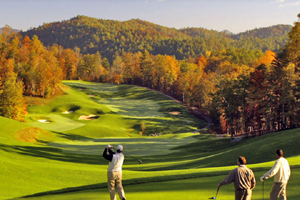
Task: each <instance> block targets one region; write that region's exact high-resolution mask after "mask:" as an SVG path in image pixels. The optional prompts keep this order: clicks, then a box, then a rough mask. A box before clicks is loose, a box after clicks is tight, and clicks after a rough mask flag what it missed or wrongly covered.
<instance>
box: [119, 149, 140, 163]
mask: <svg viewBox="0 0 300 200" xmlns="http://www.w3.org/2000/svg"><path fill="white" fill-rule="evenodd" d="M113 149H115V150H117V149H116V148H115V147H113ZM122 153H123V154H124V155H125V156H129V157H131V158H135V157H134V156H131V155H130V154H128V153H124V152H122ZM135 159H136V158H135ZM138 161H139V162H141V160H140V159H138Z"/></svg>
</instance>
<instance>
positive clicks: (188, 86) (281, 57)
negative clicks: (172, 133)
mask: <svg viewBox="0 0 300 200" xmlns="http://www.w3.org/2000/svg"><path fill="white" fill-rule="evenodd" d="M299 27H300V22H295V26H294V27H293V28H292V30H291V31H290V32H289V34H288V37H289V40H288V43H287V44H286V46H285V48H284V49H283V50H282V51H281V52H280V53H277V54H276V53H275V52H273V51H271V50H268V51H266V52H264V53H263V51H261V50H253V49H249V50H246V49H245V48H223V49H219V50H215V51H208V50H206V51H205V53H203V54H202V55H200V56H196V57H193V56H189V57H188V58H186V59H182V60H180V59H177V58H176V57H175V56H170V55H166V54H157V55H154V54H151V53H150V51H148V50H147V49H143V51H138V52H130V51H127V52H125V51H122V52H118V51H116V52H115V54H114V55H113V60H112V62H109V59H108V58H106V57H104V56H103V55H101V53H100V52H96V53H94V54H82V53H81V49H80V48H78V47H75V48H73V49H70V48H66V49H65V48H63V47H62V46H60V45H57V44H54V45H52V46H48V47H45V46H43V44H42V43H41V41H40V40H39V39H38V37H37V36H33V37H32V39H30V38H29V37H28V36H25V37H24V38H23V39H21V38H22V36H21V35H18V34H15V33H14V32H10V31H9V27H7V30H6V29H5V31H4V32H3V33H2V35H1V36H0V41H1V46H0V53H1V54H0V55H1V57H0V62H1V68H0V78H1V88H0V92H1V94H0V100H1V101H0V102H1V105H0V115H2V116H6V117H10V118H13V119H17V120H20V121H22V120H24V116H25V114H26V103H25V101H24V99H23V97H22V94H23V95H32V96H39V97H49V96H52V95H55V94H56V93H57V92H59V84H60V83H61V80H63V79H66V80H72V79H81V80H86V81H94V82H103V83H113V84H132V85H139V86H145V87H148V88H152V89H155V90H158V91H160V92H163V93H165V94H168V95H171V96H173V97H175V98H177V99H179V100H181V101H182V102H183V103H184V104H185V105H186V106H188V107H197V108H198V109H200V110H202V111H203V112H205V113H206V114H207V115H209V116H210V117H211V119H212V121H213V128H214V130H215V131H217V132H221V133H229V134H232V135H233V134H248V135H250V134H261V133H265V132H273V131H278V130H283V129H287V128H295V127H299V125H300V120H299V119H298V117H297V116H298V115H299V114H300V104H299V102H300V101H299V98H300V88H299V86H300V81H299V69H300V67H299V66H300V61H299V60H300V59H299V55H300V53H299V51H300V49H299V44H298V41H299V39H298V38H299V37H298V35H299V31H298V29H299ZM299 30H300V29H299ZM13 86H15V87H13ZM12 91H15V92H12ZM8 94H9V95H8ZM2 102H3V103H2ZM4 102H8V103H4ZM11 102H14V103H15V102H17V103H15V104H14V103H11ZM7 105H9V106H10V107H9V108H11V110H13V108H14V109H15V112H16V113H18V115H17V116H19V117H16V115H12V114H7V113H11V112H8V111H6V110H5V109H7V108H6V107H7ZM4 108H5V109H4Z"/></svg>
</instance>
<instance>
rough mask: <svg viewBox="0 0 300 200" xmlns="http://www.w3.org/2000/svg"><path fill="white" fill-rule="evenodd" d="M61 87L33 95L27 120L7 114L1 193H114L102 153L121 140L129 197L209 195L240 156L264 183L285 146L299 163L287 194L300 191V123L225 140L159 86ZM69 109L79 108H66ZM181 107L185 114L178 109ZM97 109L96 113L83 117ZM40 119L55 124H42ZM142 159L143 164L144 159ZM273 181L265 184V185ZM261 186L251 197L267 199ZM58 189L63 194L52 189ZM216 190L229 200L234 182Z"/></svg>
mask: <svg viewBox="0 0 300 200" xmlns="http://www.w3.org/2000/svg"><path fill="white" fill-rule="evenodd" d="M64 83H65V84H66V85H68V86H72V87H73V88H68V87H64V88H63V91H64V92H65V94H64V95H61V96H58V97H56V98H53V99H51V100H48V99H45V100H43V99H34V98H28V99H27V100H28V102H29V105H30V106H29V107H28V110H29V115H28V116H27V118H26V121H27V123H20V122H16V121H13V120H10V119H5V118H1V117H0V127H1V128H0V155H1V161H0V171H1V172H2V173H1V176H0V187H1V192H0V199H9V198H16V197H21V196H27V195H32V194H39V193H42V194H43V196H42V197H36V199H58V200H59V199H99V198H100V199H107V198H108V192H107V183H106V170H107V164H108V161H106V160H105V159H103V158H102V156H101V154H102V151H103V149H104V148H105V146H106V145H107V144H111V145H114V146H115V145H117V144H123V145H124V153H125V163H124V167H123V170H124V186H125V190H126V194H127V197H128V199H139V198H142V199H145V200H147V199H166V198H172V199H175V200H176V199H207V198H209V197H212V196H214V195H215V192H216V185H217V184H218V182H220V181H221V180H222V179H223V178H225V176H226V175H227V174H228V173H229V171H230V170H232V169H234V168H235V167H236V159H237V157H238V156H240V155H242V156H245V157H246V158H247V160H248V164H247V165H248V166H249V167H250V168H252V169H253V170H254V171H255V174H256V177H257V179H259V176H260V175H261V174H262V173H263V172H266V171H267V170H269V169H270V168H271V167H272V165H273V164H274V160H275V159H276V158H275V155H274V152H275V150H276V149H278V148H282V149H283V150H284V153H285V157H287V159H288V161H289V162H290V164H291V166H292V177H291V181H290V183H289V188H288V191H289V199H296V197H297V196H299V194H298V192H297V189H296V188H297V187H298V186H299V181H298V180H300V176H299V175H300V174H299V169H298V167H299V166H300V150H299V148H298V141H299V140H300V130H299V129H294V130H287V131H282V132H278V133H272V134H269V135H264V136H261V137H257V138H252V139H248V140H241V141H240V142H237V143H230V142H229V141H230V139H229V138H226V137H225V138H217V137H215V136H213V135H205V134H201V135H198V134H197V135H195V134H192V133H191V132H192V131H194V130H196V129H197V128H201V127H204V126H205V123H204V122H203V121H201V120H199V119H196V118H195V117H193V116H191V115H190V114H189V113H188V111H187V110H186V109H185V108H184V107H183V106H182V105H181V104H178V103H175V102H174V101H173V100H170V99H169V98H167V97H165V96H163V95H161V94H158V93H156V92H154V91H150V90H147V89H145V88H140V87H134V86H127V85H125V86H122V85H110V84H97V83H87V82H82V81H66V82H64ZM89 95H90V96H89ZM122 102H123V104H122ZM147 106H149V108H148V107H147ZM150 108H151V109H150ZM65 111H73V112H70V113H69V114H63V112H65ZM174 111H176V112H178V113H180V115H174V114H171V112H174ZM90 114H95V115H97V116H98V118H95V119H94V120H90V121H85V120H79V119H78V118H79V117H80V116H81V115H90ZM41 118H46V119H47V120H49V121H50V123H49V124H43V123H40V122H38V120H39V119H41ZM141 122H144V123H145V124H146V134H154V133H161V134H162V135H161V136H158V137H147V136H143V137H141V136H140V135H139V132H140V131H141V127H140V124H141ZM168 133H169V134H168ZM126 153H127V154H130V155H131V156H132V157H130V156H128V155H126ZM138 159H141V160H142V161H143V163H142V164H138V162H137V160H138ZM271 184H272V181H271V180H270V181H269V180H268V182H267V183H266V186H265V187H266V189H267V187H268V188H269V189H270V187H271ZM259 187H260V185H258V188H257V189H256V190H258V192H256V193H255V194H254V198H253V199H260V197H261V196H260V195H261V193H260V192H259V190H260V189H259ZM89 189H95V190H89ZM78 190H80V192H74V193H64V194H62V193H61V192H71V191H78ZM51 193H52V194H53V193H61V194H59V195H55V196H52V195H47V194H51ZM267 193H268V192H265V197H266V196H267ZM219 195H220V196H218V199H232V198H233V186H232V185H231V186H224V187H222V188H221V191H220V193H219Z"/></svg>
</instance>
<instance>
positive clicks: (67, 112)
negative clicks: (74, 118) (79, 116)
mask: <svg viewBox="0 0 300 200" xmlns="http://www.w3.org/2000/svg"><path fill="white" fill-rule="evenodd" d="M72 112H73V111H71V110H69V111H65V112H62V114H70V113H72Z"/></svg>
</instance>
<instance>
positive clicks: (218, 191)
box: [209, 187, 220, 199]
mask: <svg viewBox="0 0 300 200" xmlns="http://www.w3.org/2000/svg"><path fill="white" fill-rule="evenodd" d="M219 189H220V188H219V187H218V189H217V193H216V196H215V197H211V198H209V199H217V196H218V192H219Z"/></svg>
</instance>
